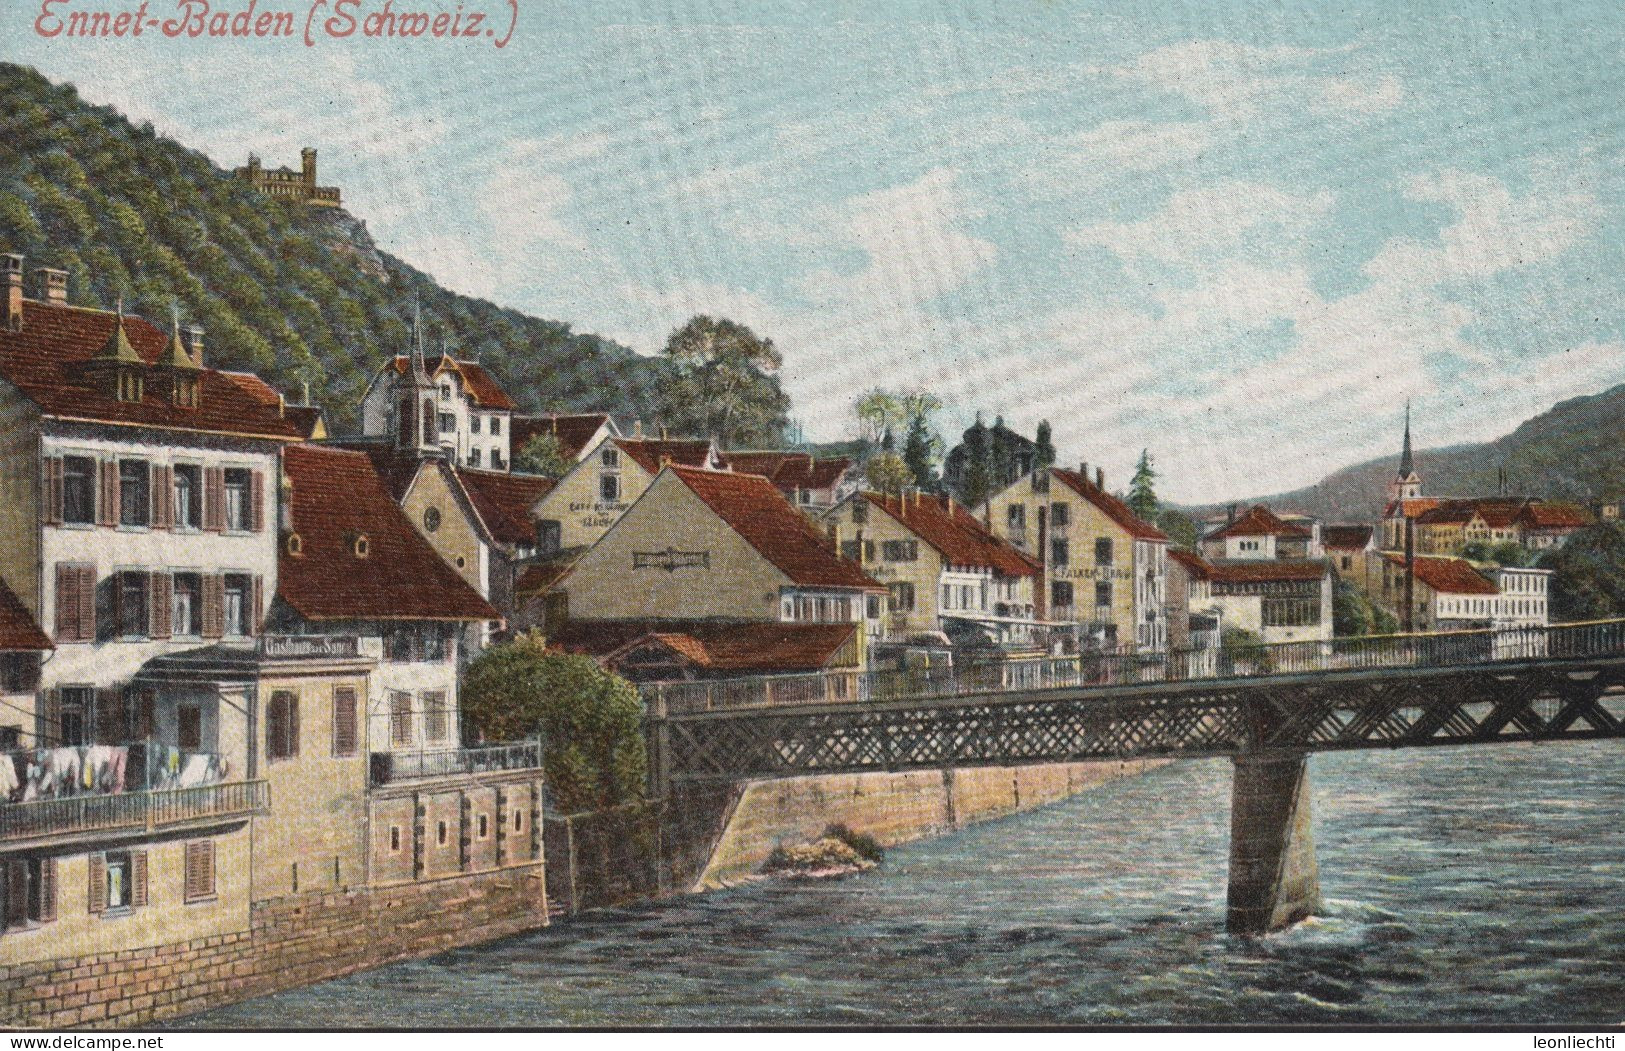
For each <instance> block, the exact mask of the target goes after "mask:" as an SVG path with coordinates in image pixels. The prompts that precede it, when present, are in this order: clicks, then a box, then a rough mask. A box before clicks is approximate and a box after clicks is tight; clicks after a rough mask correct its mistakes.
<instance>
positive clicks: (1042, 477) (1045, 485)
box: [1033, 471, 1049, 493]
mask: <svg viewBox="0 0 1625 1051" xmlns="http://www.w3.org/2000/svg"><path fill="white" fill-rule="evenodd" d="M1033 492H1035V493H1047V492H1049V472H1048V471H1034V472H1033Z"/></svg>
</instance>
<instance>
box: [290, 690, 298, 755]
mask: <svg viewBox="0 0 1625 1051" xmlns="http://www.w3.org/2000/svg"><path fill="white" fill-rule="evenodd" d="M298 754H299V695H298V694H297V693H290V694H289V695H288V757H289V758H292V757H293V756H296V755H298Z"/></svg>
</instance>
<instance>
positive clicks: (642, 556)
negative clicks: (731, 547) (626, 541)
mask: <svg viewBox="0 0 1625 1051" xmlns="http://www.w3.org/2000/svg"><path fill="white" fill-rule="evenodd" d="M632 568H633V569H664V570H665V571H666V572H668V573H675V572H677V571H678V570H679V569H710V568H711V552H709V551H677V550H674V549H672V548H669V547H668V548H667V549H666V550H664V551H634V552H632Z"/></svg>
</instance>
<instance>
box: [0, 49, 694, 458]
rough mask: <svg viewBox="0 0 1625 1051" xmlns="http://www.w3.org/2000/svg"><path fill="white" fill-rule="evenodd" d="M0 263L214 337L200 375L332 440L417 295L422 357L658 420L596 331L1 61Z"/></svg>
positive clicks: (629, 370)
mask: <svg viewBox="0 0 1625 1051" xmlns="http://www.w3.org/2000/svg"><path fill="white" fill-rule="evenodd" d="M0 94H3V97H4V98H5V100H6V104H5V106H4V107H3V108H0V252H16V253H20V254H22V255H24V256H26V257H27V259H26V266H27V267H28V268H29V269H30V270H32V269H33V268H34V267H38V266H50V267H56V268H59V269H63V270H67V271H68V272H69V274H70V278H69V297H70V300H71V301H72V302H74V303H78V304H85V305H94V306H104V307H108V308H111V307H112V305H113V303H114V302H115V300H117V299H118V298H120V297H122V298H123V300H124V304H125V308H126V310H128V311H129V312H131V313H136V314H140V315H142V316H145V317H148V318H152V319H162V320H163V321H165V322H167V319H168V316H169V310H170V304H171V302H172V301H179V303H180V308H181V315H182V317H183V318H185V319H186V320H187V321H195V322H196V323H198V324H201V325H202V326H203V327H204V329H205V330H206V331H207V341H208V347H209V352H208V353H209V361H210V364H212V365H214V366H216V367H219V368H238V369H250V370H253V371H255V372H258V373H260V374H261V375H262V376H263V377H265V378H266V379H267V380H268V381H269V382H271V383H272V384H273V385H275V386H277V387H279V388H280V389H282V390H284V391H285V392H287V393H289V394H290V395H292V394H296V393H297V392H298V390H299V386H300V384H301V383H303V382H308V383H309V384H310V387H311V392H312V398H313V400H315V401H316V402H318V403H319V404H322V405H324V406H325V407H326V408H327V411H328V420H329V424H330V426H332V427H333V429H334V430H335V431H336V432H344V431H348V430H351V429H353V428H354V427H355V425H356V422H357V416H358V410H359V402H360V398H361V394H362V391H363V389H364V387H365V386H366V383H367V381H368V379H370V378H371V376H372V374H373V373H374V372H375V371H376V370H377V368H378V366H379V364H380V363H381V362H382V361H383V360H384V359H385V358H386V357H387V356H388V355H389V354H391V353H394V352H403V351H404V348H405V347H406V345H407V332H408V327H409V324H410V319H411V315H412V304H413V298H414V296H416V297H418V298H419V299H420V300H421V303H422V310H423V316H424V320H425V322H426V327H427V330H428V332H429V334H430V336H429V338H430V343H431V347H432V348H438V346H439V345H440V341H441V339H442V337H443V338H444V339H445V341H446V343H447V345H448V346H449V347H450V348H451V350H452V352H453V353H454V354H456V355H458V356H459V357H472V358H476V359H478V360H479V361H480V362H481V363H482V364H484V365H485V366H486V367H487V368H489V369H490V370H491V371H492V372H494V373H495V374H496V376H497V377H498V378H499V379H500V380H501V381H502V382H503V383H504V385H505V386H506V387H507V388H508V390H509V392H510V393H511V394H512V395H513V396H514V398H515V399H516V400H517V401H518V402H519V403H520V407H521V408H522V409H525V410H530V411H542V410H560V411H564V410H573V409H588V408H593V409H604V410H608V411H610V412H613V413H616V414H618V415H622V416H625V417H634V416H635V417H641V418H643V419H645V420H649V421H654V420H658V419H660V418H661V417H662V415H663V411H664V408H665V407H664V406H663V404H662V396H663V393H664V391H665V390H667V389H668V388H669V384H668V383H667V382H666V378H667V377H669V375H670V370H669V366H668V365H667V364H666V363H665V362H664V361H662V360H659V359H654V358H646V357H642V356H639V355H637V354H635V353H634V352H633V351H631V350H630V349H629V348H627V347H625V346H622V345H620V344H617V343H613V342H610V341H608V340H604V339H600V338H599V337H597V336H593V335H588V334H585V333H579V332H575V331H572V329H571V327H570V325H569V324H568V323H565V322H560V321H545V320H541V319H539V318H533V317H529V316H526V315H525V314H521V313H519V312H518V311H514V310H507V309H503V308H501V307H498V306H496V305H494V304H492V303H489V302H486V301H485V300H481V299H473V298H470V297H468V296H462V295H457V294H455V293H452V292H448V291H446V290H444V289H442V288H441V287H439V286H438V285H436V284H435V283H434V281H433V280H432V279H431V278H429V277H428V276H427V275H425V274H423V273H422V272H420V271H418V270H415V269H413V268H412V267H410V266H408V265H406V264H405V263H403V262H401V261H400V260H398V259H395V258H393V257H391V256H389V255H388V254H386V253H383V252H380V251H378V249H377V248H376V246H375V245H374V244H373V242H372V239H371V238H370V237H369V236H368V234H367V231H366V228H365V226H364V225H363V223H361V222H359V221H358V220H357V219H355V218H353V217H351V216H350V215H348V214H347V213H344V212H341V211H338V210H335V209H324V208H310V207H306V206H304V205H301V204H296V203H288V202H283V201H279V200H274V199H272V198H269V197H265V196H262V195H261V194H259V193H257V192H255V191H253V190H251V189H250V188H248V186H247V185H246V184H243V183H240V182H238V181H236V180H234V179H232V178H231V177H230V176H229V173H227V172H225V171H223V170H222V169H220V168H217V167H216V166H215V165H214V164H213V163H211V162H210V161H209V159H208V158H207V157H205V156H204V155H202V154H201V153H198V152H196V151H193V150H190V149H187V148H185V147H184V146H181V145H180V144H178V143H175V142H173V141H171V140H169V139H166V138H162V137H160V136H158V135H156V134H155V133H154V132H153V130H152V128H151V126H150V125H149V126H141V127H137V126H135V125H133V124H131V123H130V122H129V121H128V120H126V119H125V118H124V117H123V116H121V115H120V114H119V113H117V112H116V111H114V110H112V109H109V108H106V107H96V106H91V105H89V104H88V103H86V102H85V101H84V100H82V99H81V98H79V95H78V93H77V92H76V91H75V90H74V89H73V88H72V87H71V86H58V85H55V84H52V83H51V82H50V81H48V80H47V79H45V78H44V77H42V76H41V75H39V74H38V73H37V72H35V71H34V70H32V69H30V68H28V67H24V66H18V65H13V64H9V63H0Z"/></svg>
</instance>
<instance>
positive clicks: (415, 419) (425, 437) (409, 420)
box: [395, 304, 440, 456]
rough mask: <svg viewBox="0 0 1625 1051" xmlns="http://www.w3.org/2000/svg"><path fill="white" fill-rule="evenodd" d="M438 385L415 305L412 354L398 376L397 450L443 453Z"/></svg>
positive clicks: (413, 310)
mask: <svg viewBox="0 0 1625 1051" xmlns="http://www.w3.org/2000/svg"><path fill="white" fill-rule="evenodd" d="M436 416H437V413H436V411H435V385H434V380H432V379H430V378H429V368H428V364H427V362H425V361H424V357H423V311H422V308H421V307H419V306H417V305H416V304H413V308H412V352H411V355H410V357H409V358H408V361H407V367H406V370H405V372H397V373H396V374H395V446H396V448H398V449H401V450H402V451H405V452H415V453H417V454H418V455H419V456H423V455H426V454H430V453H438V452H439V451H440V444H439V435H438V433H437V431H436V429H435V423H436Z"/></svg>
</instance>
